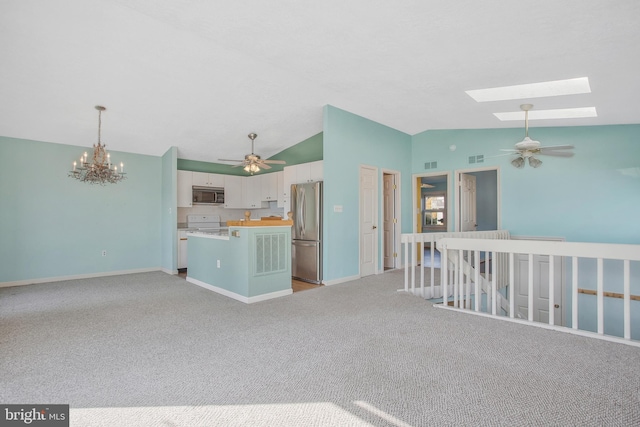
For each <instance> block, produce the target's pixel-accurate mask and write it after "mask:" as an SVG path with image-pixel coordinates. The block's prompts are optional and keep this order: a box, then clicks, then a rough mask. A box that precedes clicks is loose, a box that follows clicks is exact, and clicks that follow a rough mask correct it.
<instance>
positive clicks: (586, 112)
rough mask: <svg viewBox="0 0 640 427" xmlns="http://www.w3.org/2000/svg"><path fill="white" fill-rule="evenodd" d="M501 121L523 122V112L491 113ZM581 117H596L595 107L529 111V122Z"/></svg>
mask: <svg viewBox="0 0 640 427" xmlns="http://www.w3.org/2000/svg"><path fill="white" fill-rule="evenodd" d="M493 115H494V116H496V117H497V118H499V119H500V120H501V121H503V122H506V121H510V120H524V111H509V112H506V113H493ZM581 117H598V113H597V112H596V107H582V108H561V109H556V110H531V111H529V120H544V119H578V118H581Z"/></svg>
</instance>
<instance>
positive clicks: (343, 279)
mask: <svg viewBox="0 0 640 427" xmlns="http://www.w3.org/2000/svg"><path fill="white" fill-rule="evenodd" d="M359 278H360V276H349V277H341V278H340V279H333V280H323V281H322V284H323V285H325V286H331V285H337V284H339V283H345V282H351V281H352V280H358V279H359Z"/></svg>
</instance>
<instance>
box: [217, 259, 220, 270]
mask: <svg viewBox="0 0 640 427" xmlns="http://www.w3.org/2000/svg"><path fill="white" fill-rule="evenodd" d="M217 265H218V268H220V260H218V264H217Z"/></svg>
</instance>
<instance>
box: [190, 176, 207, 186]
mask: <svg viewBox="0 0 640 427" xmlns="http://www.w3.org/2000/svg"><path fill="white" fill-rule="evenodd" d="M192 174H193V185H196V186H198V187H208V184H207V183H208V182H209V174H208V173H203V172H192Z"/></svg>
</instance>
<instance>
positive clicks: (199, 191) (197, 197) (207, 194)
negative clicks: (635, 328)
mask: <svg viewBox="0 0 640 427" xmlns="http://www.w3.org/2000/svg"><path fill="white" fill-rule="evenodd" d="M192 197H193V199H192V201H193V204H194V205H222V204H224V188H219V187H198V186H195V185H194V186H193V189H192Z"/></svg>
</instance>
